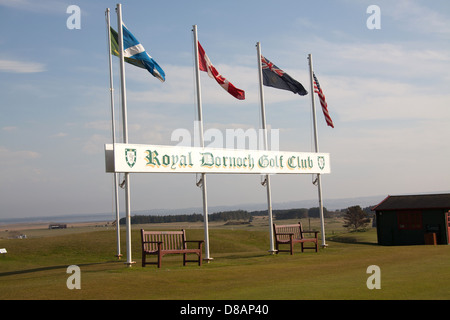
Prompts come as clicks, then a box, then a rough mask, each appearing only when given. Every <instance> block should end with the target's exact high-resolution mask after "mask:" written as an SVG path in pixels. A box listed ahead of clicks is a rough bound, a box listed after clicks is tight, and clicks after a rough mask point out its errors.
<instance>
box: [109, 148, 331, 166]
mask: <svg viewBox="0 0 450 320" xmlns="http://www.w3.org/2000/svg"><path fill="white" fill-rule="evenodd" d="M105 160H106V172H130V173H131V172H140V173H156V172H160V173H233V174H239V173H242V174H317V173H320V174H324V173H330V155H329V154H328V153H313V152H310V153H307V152H288V151H264V150H243V149H219V148H198V147H179V146H162V145H144V144H123V143H116V144H114V145H113V144H107V145H105Z"/></svg>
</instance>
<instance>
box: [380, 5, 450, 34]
mask: <svg viewBox="0 0 450 320" xmlns="http://www.w3.org/2000/svg"><path fill="white" fill-rule="evenodd" d="M427 4H428V5H430V6H432V3H431V2H427ZM382 14H383V15H384V14H386V15H387V16H390V17H392V18H393V19H395V20H397V21H400V22H401V23H400V25H401V26H403V27H404V28H408V29H409V30H413V31H415V32H418V33H421V34H435V35H439V36H443V37H445V38H447V39H448V38H450V22H449V20H448V18H446V17H445V16H444V15H442V13H441V12H438V11H435V10H433V9H431V8H430V7H425V6H423V5H420V4H418V3H417V2H416V1H411V0H408V1H406V0H397V1H392V2H391V1H389V5H388V6H387V8H386V9H385V10H384V9H382Z"/></svg>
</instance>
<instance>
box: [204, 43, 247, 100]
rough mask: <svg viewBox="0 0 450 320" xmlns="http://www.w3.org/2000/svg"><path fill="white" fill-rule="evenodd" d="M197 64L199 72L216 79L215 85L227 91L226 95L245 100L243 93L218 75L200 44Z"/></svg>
mask: <svg viewBox="0 0 450 320" xmlns="http://www.w3.org/2000/svg"><path fill="white" fill-rule="evenodd" d="M198 64H199V68H200V70H201V71H205V72H207V73H208V75H209V76H210V77H211V78H214V79H216V81H217V83H218V84H220V86H221V87H222V88H224V89H225V90H226V91H228V93H229V94H231V95H232V96H233V97H235V98H236V99H239V100H244V99H245V91H244V90H241V89H238V88H236V87H235V86H234V85H233V84H232V83H230V82H229V81H228V80H227V79H225V78H224V77H223V76H222V75H220V74H219V72H218V71H217V70H216V68H215V67H214V66H213V65H212V63H211V61H210V60H209V58H208V56H207V55H206V53H205V50H203V48H202V46H201V45H200V42H198Z"/></svg>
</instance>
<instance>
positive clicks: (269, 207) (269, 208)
mask: <svg viewBox="0 0 450 320" xmlns="http://www.w3.org/2000/svg"><path fill="white" fill-rule="evenodd" d="M256 52H257V59H258V77H259V97H260V101H261V121H262V129H263V134H264V149H265V150H268V145H267V129H266V111H265V105H264V91H263V80H262V63H261V44H260V43H259V42H257V43H256ZM265 184H266V189H267V211H268V214H269V236H270V249H269V252H270V253H274V252H276V250H275V249H274V241H273V219H272V193H271V189H270V175H268V174H267V175H266V178H265Z"/></svg>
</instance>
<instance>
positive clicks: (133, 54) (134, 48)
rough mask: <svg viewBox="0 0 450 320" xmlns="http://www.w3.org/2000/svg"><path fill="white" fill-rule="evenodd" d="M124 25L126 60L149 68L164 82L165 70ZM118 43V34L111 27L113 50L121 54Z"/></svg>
mask: <svg viewBox="0 0 450 320" xmlns="http://www.w3.org/2000/svg"><path fill="white" fill-rule="evenodd" d="M122 27H123V53H124V60H125V61H126V62H128V63H131V64H133V65H135V66H137V67H140V68H143V69H147V70H148V72H150V73H151V74H152V75H153V76H155V77H156V78H158V79H159V80H160V81H161V82H164V81H165V80H166V74H165V73H164V70H163V69H162V68H161V67H160V66H159V64H158V63H157V62H156V61H155V60H153V58H152V57H151V56H150V55H149V54H148V53H147V51H145V48H144V46H143V45H142V44H141V43H140V42H139V41H138V40H137V39H136V38H135V37H134V36H133V34H132V33H131V32H130V31H129V30H128V29H127V27H125V25H123V26H122ZM114 42H115V43H114ZM117 43H118V34H117V32H116V31H115V30H114V29H113V28H111V49H112V50H111V51H112V53H113V54H114V55H116V56H119V52H118V50H117V49H118V45H117ZM116 48H117V49H116Z"/></svg>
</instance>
